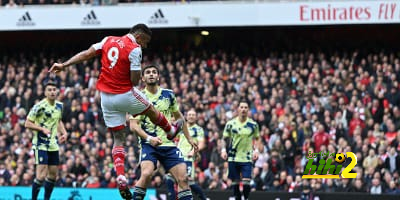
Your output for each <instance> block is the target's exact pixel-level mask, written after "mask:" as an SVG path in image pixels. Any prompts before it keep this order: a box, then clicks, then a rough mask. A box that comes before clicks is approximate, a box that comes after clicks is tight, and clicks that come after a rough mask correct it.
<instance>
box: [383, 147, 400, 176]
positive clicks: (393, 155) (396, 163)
mask: <svg viewBox="0 0 400 200" xmlns="http://www.w3.org/2000/svg"><path fill="white" fill-rule="evenodd" d="M385 168H387V169H389V171H390V172H391V173H394V172H395V171H396V172H398V173H399V172H400V156H399V155H398V154H397V152H396V149H395V148H394V147H391V148H390V151H389V154H388V156H387V157H386V159H385Z"/></svg>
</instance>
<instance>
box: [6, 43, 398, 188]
mask: <svg viewBox="0 0 400 200" xmlns="http://www.w3.org/2000/svg"><path fill="white" fill-rule="evenodd" d="M213 52H214V53H210V52H205V51H191V52H190V53H185V54H183V53H178V52H165V53H164V54H163V55H162V56H157V55H153V56H152V57H148V56H147V55H146V54H144V58H143V61H144V65H146V64H150V63H156V64H157V65H158V66H159V67H160V72H161V79H160V85H161V86H162V87H165V88H170V89H173V90H174V92H175V93H176V95H177V98H178V102H179V104H180V108H181V111H182V112H183V113H184V114H185V113H186V111H188V110H189V109H190V108H195V109H196V111H197V113H198V120H197V121H198V124H199V125H200V126H202V127H203V128H204V130H205V137H206V147H205V149H203V150H202V151H201V152H200V154H201V157H200V158H199V160H198V161H197V167H196V172H197V173H196V180H197V182H198V183H199V185H200V186H201V187H202V188H203V189H205V190H221V189H227V188H229V186H230V184H231V182H230V180H228V178H227V162H225V161H224V160H222V159H221V157H220V156H219V155H220V151H221V136H222V131H223V128H224V125H225V123H226V122H227V121H228V120H230V119H231V118H232V117H234V116H235V115H236V108H237V105H238V100H239V99H240V98H246V99H247V100H248V101H249V102H251V105H250V108H251V109H250V112H249V116H250V117H251V118H253V119H254V120H256V121H257V122H258V123H259V125H260V134H261V138H262V145H259V146H258V148H259V151H260V156H259V159H258V160H257V161H256V162H255V163H254V166H255V167H254V170H253V181H252V186H253V190H262V191H288V192H296V191H300V190H302V189H304V187H309V188H311V189H312V190H313V191H326V192H333V191H341V192H363V193H372V194H385V193H389V194H400V190H399V183H400V179H399V172H400V156H399V155H398V152H399V150H400V110H399V105H400V93H399V89H400V85H399V81H400V76H399V75H398V74H399V73H400V62H399V56H398V55H396V54H394V53H390V52H382V53H367V54H360V53H358V52H342V51H340V53H334V52H329V53H328V52H319V51H315V52H308V51H304V52H280V53H270V54H268V55H259V56H256V57H251V56H242V55H236V54H234V53H228V52H225V51H224V50H218V51H213ZM338 52H339V51H338ZM35 55H36V56H28V55H26V54H19V55H17V56H4V57H3V58H1V59H2V60H1V61H0V186H1V185H12V186H30V185H31V184H32V180H33V179H34V156H33V151H31V139H32V132H31V131H30V130H27V129H25V128H24V126H23V124H24V122H25V118H26V115H27V113H28V112H29V110H30V108H31V107H32V106H33V105H34V104H35V103H37V102H38V101H40V100H41V99H42V98H43V97H44V93H43V92H44V91H43V86H42V83H43V81H45V79H46V78H49V74H48V73H47V71H48V69H49V67H50V66H51V64H52V63H53V62H55V61H56V59H59V58H61V56H62V55H53V56H52V57H51V58H49V57H45V56H44V55H45V54H44V53H35ZM63 56H65V55H63ZM63 59H65V58H63ZM63 59H62V60H63ZM99 69H100V61H99V59H98V58H96V59H94V61H93V62H87V63H83V64H80V65H75V66H71V67H70V68H69V69H68V70H67V71H66V72H62V73H61V74H60V75H59V76H57V77H56V78H57V80H58V82H59V88H60V94H59V98H58V99H59V100H60V101H62V102H63V103H64V113H63V121H64V123H65V126H66V129H67V131H68V133H69V138H68V141H67V143H66V144H62V145H61V147H60V157H61V163H62V164H61V165H60V170H59V179H58V181H57V186H60V187H88V188H98V187H103V188H113V187H116V182H115V172H114V170H113V163H112V157H111V149H112V143H113V140H112V135H111V134H110V133H109V132H107V129H106V127H105V126H104V122H103V118H102V112H101V108H100V101H99V100H100V99H99V94H98V92H97V91H96V89H95V85H96V79H97V77H98V75H99ZM50 76H53V75H50ZM126 146H127V149H126V152H127V159H126V160H127V162H126V169H127V171H126V173H127V177H129V183H130V184H131V185H134V184H135V182H136V181H137V180H138V177H139V176H140V169H139V168H138V161H139V158H138V145H137V138H136V136H135V135H134V134H130V135H128V136H127V145H126ZM327 151H329V152H330V153H333V152H334V153H345V152H354V153H355V154H356V155H357V160H358V162H357V165H356V167H355V168H354V169H353V172H357V173H358V175H357V178H356V179H318V180H317V179H312V180H307V179H301V176H302V174H303V171H304V166H305V165H306V163H307V158H306V156H307V155H308V153H309V152H327ZM319 159H320V158H317V159H315V165H317V161H318V160H319ZM164 173H165V172H164V171H163V170H160V171H158V172H157V174H156V175H155V176H154V178H153V181H152V187H155V188H163V187H165V184H163V181H164V180H163V176H164Z"/></svg>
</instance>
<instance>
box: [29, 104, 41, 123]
mask: <svg viewBox="0 0 400 200" xmlns="http://www.w3.org/2000/svg"><path fill="white" fill-rule="evenodd" d="M41 110H42V109H41V107H40V105H38V104H36V105H34V106H33V107H32V109H31V110H30V111H29V113H28V119H29V120H30V121H35V120H36V119H37V117H39V116H40V113H41Z"/></svg>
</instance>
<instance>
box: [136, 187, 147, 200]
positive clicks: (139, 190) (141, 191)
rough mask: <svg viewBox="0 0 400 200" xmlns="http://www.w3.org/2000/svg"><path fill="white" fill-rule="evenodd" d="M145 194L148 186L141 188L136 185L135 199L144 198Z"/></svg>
mask: <svg viewBox="0 0 400 200" xmlns="http://www.w3.org/2000/svg"><path fill="white" fill-rule="evenodd" d="M144 196H146V188H141V187H137V186H136V187H135V189H133V199H134V200H142V199H144Z"/></svg>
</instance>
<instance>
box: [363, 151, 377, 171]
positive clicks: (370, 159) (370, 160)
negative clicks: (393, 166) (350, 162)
mask: <svg viewBox="0 0 400 200" xmlns="http://www.w3.org/2000/svg"><path fill="white" fill-rule="evenodd" d="M377 166H378V157H377V156H376V155H375V150H373V149H370V150H369V153H368V156H367V157H366V158H365V159H364V162H363V167H364V169H367V168H368V167H373V168H376V167H377Z"/></svg>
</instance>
